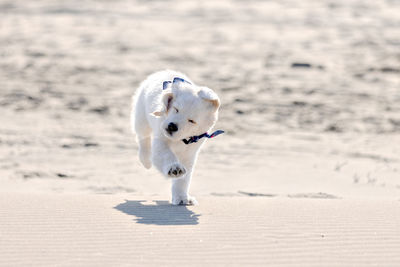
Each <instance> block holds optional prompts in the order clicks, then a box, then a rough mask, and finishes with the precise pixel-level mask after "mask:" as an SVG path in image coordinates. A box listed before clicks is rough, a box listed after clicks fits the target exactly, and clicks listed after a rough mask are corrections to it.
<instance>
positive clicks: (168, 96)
mask: <svg viewBox="0 0 400 267" xmlns="http://www.w3.org/2000/svg"><path fill="white" fill-rule="evenodd" d="M173 99H174V94H173V93H172V92H171V90H165V91H163V96H162V98H161V102H162V105H161V107H160V108H159V110H156V111H154V112H153V113H151V115H153V116H155V117H161V116H163V115H164V114H166V113H167V112H168V110H169V109H170V107H171V105H172V101H173Z"/></svg>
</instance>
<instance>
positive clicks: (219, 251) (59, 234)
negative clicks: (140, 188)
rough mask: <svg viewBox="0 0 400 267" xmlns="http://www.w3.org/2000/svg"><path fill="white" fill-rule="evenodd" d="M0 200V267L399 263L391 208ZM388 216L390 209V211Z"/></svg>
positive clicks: (56, 197) (248, 201)
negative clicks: (28, 266)
mask: <svg viewBox="0 0 400 267" xmlns="http://www.w3.org/2000/svg"><path fill="white" fill-rule="evenodd" d="M199 200H200V201H201V203H202V204H201V205H199V206H171V205H170V204H169V203H168V202H167V201H165V200H164V199H159V198H154V197H152V198H148V197H147V198H144V197H142V198H137V197H131V196H129V195H126V196H124V195H111V196H104V195H88V194H27V193H25V194H2V195H1V196H0V211H1V213H0V215H1V216H0V234H1V237H2V238H1V239H0V245H1V248H2V249H1V251H0V256H1V257H0V265H1V266H27V265H30V266H143V265H148V266H160V265H163V266H204V264H210V265H212V266H252V265H262V266H398V265H399V264H400V229H399V227H398V225H399V223H400V212H398V208H399V202H398V201H388V200H379V201H368V200H351V201H349V200H332V199H330V200H315V199H302V200H294V199H288V198H251V197H204V198H200V199H199ZM393 211H396V212H393Z"/></svg>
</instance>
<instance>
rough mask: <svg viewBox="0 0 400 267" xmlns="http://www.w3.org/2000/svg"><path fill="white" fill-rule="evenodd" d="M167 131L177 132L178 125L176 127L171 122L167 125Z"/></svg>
mask: <svg viewBox="0 0 400 267" xmlns="http://www.w3.org/2000/svg"><path fill="white" fill-rule="evenodd" d="M167 130H168V132H170V133H173V132H176V131H178V125H176V124H175V123H173V122H170V123H169V124H168V128H167Z"/></svg>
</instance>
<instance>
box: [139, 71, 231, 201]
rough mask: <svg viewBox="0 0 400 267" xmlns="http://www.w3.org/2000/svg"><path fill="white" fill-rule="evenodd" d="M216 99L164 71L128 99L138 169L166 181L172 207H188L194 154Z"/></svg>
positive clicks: (208, 126) (211, 123)
mask: <svg viewBox="0 0 400 267" xmlns="http://www.w3.org/2000/svg"><path fill="white" fill-rule="evenodd" d="M219 106H220V100H219V98H218V96H217V95H216V94H215V93H214V91H212V90H211V89H209V88H207V87H201V86H197V85H195V84H194V83H193V82H192V81H191V80H190V79H189V78H188V77H187V76H186V75H184V74H182V73H179V72H176V71H171V70H165V71H160V72H156V73H154V74H152V75H150V76H149V77H148V78H147V79H146V80H145V81H143V82H142V83H141V85H140V87H139V88H138V89H137V91H136V94H135V96H134V98H133V108H132V113H131V125H132V130H133V132H135V133H136V138H137V142H138V144H139V159H140V161H141V162H142V164H143V166H144V167H146V168H148V169H149V168H151V166H152V165H154V166H155V167H156V168H157V169H158V170H159V171H160V172H161V173H162V174H163V175H165V176H166V177H168V178H172V204H174V205H194V204H196V203H197V202H196V200H195V198H194V197H191V196H190V195H189V194H188V190H189V184H190V179H191V177H192V171H193V168H194V165H195V163H196V159H197V155H198V152H199V150H200V148H201V146H202V144H203V143H204V141H205V140H206V138H203V137H208V138H211V137H214V136H216V135H218V134H220V133H222V132H223V131H216V132H214V133H213V134H211V135H209V134H208V133H207V131H209V130H210V129H211V128H212V127H213V126H214V124H215V123H216V121H217V119H218V109H219Z"/></svg>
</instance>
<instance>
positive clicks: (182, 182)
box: [171, 170, 197, 205]
mask: <svg viewBox="0 0 400 267" xmlns="http://www.w3.org/2000/svg"><path fill="white" fill-rule="evenodd" d="M191 178H192V171H191V170H190V171H188V172H187V173H186V174H185V175H184V176H183V177H182V178H179V179H174V180H172V188H171V191H172V204H173V205H197V201H196V199H195V198H194V197H192V196H190V195H189V194H188V192H189V186H190V180H191Z"/></svg>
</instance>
